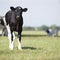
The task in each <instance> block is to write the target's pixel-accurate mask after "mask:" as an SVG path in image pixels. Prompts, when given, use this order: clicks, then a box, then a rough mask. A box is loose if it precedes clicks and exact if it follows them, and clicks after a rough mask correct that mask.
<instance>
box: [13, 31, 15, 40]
mask: <svg viewBox="0 0 60 60" xmlns="http://www.w3.org/2000/svg"><path fill="white" fill-rule="evenodd" d="M14 39H15V34H14V32H13V41H14Z"/></svg>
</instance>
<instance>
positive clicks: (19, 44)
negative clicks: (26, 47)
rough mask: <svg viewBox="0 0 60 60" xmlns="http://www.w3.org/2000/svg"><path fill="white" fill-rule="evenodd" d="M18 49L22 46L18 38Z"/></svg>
mask: <svg viewBox="0 0 60 60" xmlns="http://www.w3.org/2000/svg"><path fill="white" fill-rule="evenodd" d="M18 49H19V50H22V48H21V42H20V41H19V39H18Z"/></svg>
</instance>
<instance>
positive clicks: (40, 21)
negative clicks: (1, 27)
mask: <svg viewBox="0 0 60 60" xmlns="http://www.w3.org/2000/svg"><path fill="white" fill-rule="evenodd" d="M10 6H14V7H16V6H21V7H22V8H28V11H27V12H24V13H23V20H24V24H23V26H34V27H37V26H41V25H47V26H50V25H57V26H60V0H0V16H5V14H6V12H7V11H9V10H10Z"/></svg>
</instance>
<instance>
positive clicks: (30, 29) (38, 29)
mask: <svg viewBox="0 0 60 60" xmlns="http://www.w3.org/2000/svg"><path fill="white" fill-rule="evenodd" d="M46 29H52V30H53V29H58V30H60V26H56V25H51V26H46V25H42V26H39V27H23V30H25V31H27V30H28V31H36V30H37V31H41V30H46Z"/></svg>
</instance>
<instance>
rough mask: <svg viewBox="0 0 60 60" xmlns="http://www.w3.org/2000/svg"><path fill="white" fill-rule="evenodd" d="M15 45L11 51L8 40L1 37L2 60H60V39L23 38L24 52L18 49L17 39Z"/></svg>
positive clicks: (0, 50)
mask: <svg viewBox="0 0 60 60" xmlns="http://www.w3.org/2000/svg"><path fill="white" fill-rule="evenodd" d="M36 33H37V32H36ZM27 34H28V33H27ZM14 45H15V47H14V50H13V51H10V50H9V40H8V38H7V37H1V36H0V60H60V37H48V36H39V37H36V36H32V37H29V36H28V37H27V36H25V37H22V42H21V45H22V48H23V50H22V51H19V50H18V49H17V45H18V44H17V38H16V39H15V41H14Z"/></svg>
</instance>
